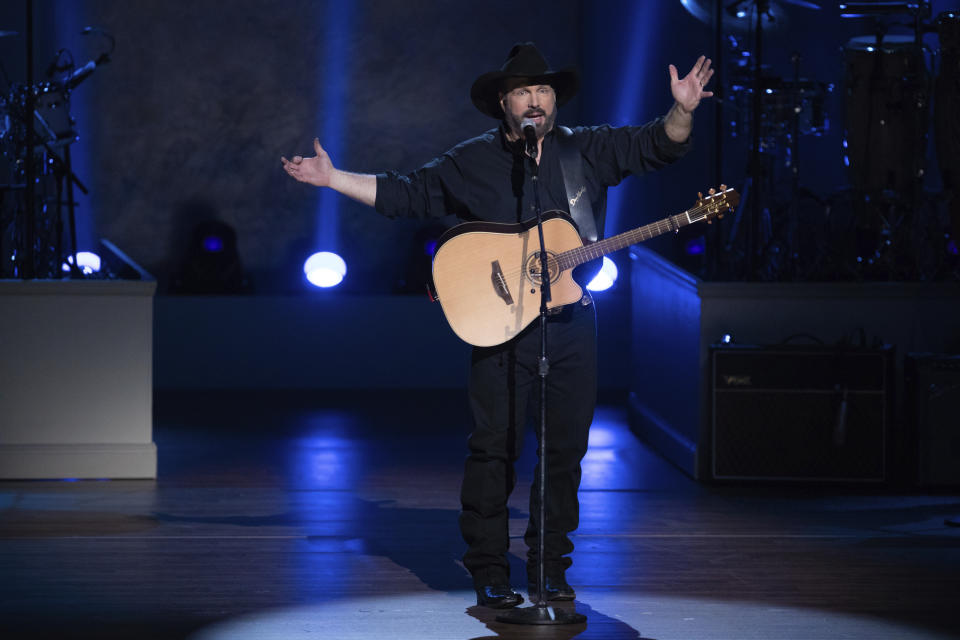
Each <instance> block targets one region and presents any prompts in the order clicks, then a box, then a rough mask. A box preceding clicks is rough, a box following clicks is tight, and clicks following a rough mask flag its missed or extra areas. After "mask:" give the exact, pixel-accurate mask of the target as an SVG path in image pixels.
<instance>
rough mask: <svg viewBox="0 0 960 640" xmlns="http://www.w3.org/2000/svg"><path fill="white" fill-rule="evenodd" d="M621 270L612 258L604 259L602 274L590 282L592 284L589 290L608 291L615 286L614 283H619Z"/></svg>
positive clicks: (589, 285)
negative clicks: (618, 276) (618, 277)
mask: <svg viewBox="0 0 960 640" xmlns="http://www.w3.org/2000/svg"><path fill="white" fill-rule="evenodd" d="M618 274H619V270H618V269H617V265H616V263H615V262H614V261H613V260H611V259H610V258H608V257H606V256H604V257H603V266H602V267H601V268H600V273H598V274H597V275H595V276H594V277H593V280H591V281H590V284H588V285H587V289H589V290H590V291H606V290H607V289H609V288H610V287H612V286H613V283H614V282H616V281H617V275H618Z"/></svg>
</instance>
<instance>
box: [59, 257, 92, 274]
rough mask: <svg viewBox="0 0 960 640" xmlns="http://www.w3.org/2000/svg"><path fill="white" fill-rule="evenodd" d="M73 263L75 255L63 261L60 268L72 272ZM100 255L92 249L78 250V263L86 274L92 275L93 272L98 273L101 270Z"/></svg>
mask: <svg viewBox="0 0 960 640" xmlns="http://www.w3.org/2000/svg"><path fill="white" fill-rule="evenodd" d="M72 264H73V256H67V261H66V262H65V263H63V264H62V265H61V266H60V268H61V269H62V270H63V271H64V272H65V273H70V266H71V265H72ZM100 264H101V261H100V256H98V255H97V254H95V253H93V252H92V251H78V252H77V265H78V266H79V267H80V270H81V271H83V274H84V275H90V274H91V273H97V272H99V271H100Z"/></svg>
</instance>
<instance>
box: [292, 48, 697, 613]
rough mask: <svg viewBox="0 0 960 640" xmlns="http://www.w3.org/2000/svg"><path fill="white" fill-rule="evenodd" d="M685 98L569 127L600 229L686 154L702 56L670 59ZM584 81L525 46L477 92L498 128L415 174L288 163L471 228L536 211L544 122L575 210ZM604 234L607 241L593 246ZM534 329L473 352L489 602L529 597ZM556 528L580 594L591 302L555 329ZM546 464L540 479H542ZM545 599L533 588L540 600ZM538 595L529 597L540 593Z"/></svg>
mask: <svg viewBox="0 0 960 640" xmlns="http://www.w3.org/2000/svg"><path fill="white" fill-rule="evenodd" d="M669 74H670V89H671V93H672V94H673V98H674V100H675V102H674V105H673V106H672V107H671V108H670V110H669V112H668V113H667V114H666V116H664V117H661V118H657V119H656V120H653V121H652V122H649V123H647V124H645V125H643V126H638V127H610V126H598V127H577V128H574V129H573V130H572V132H571V131H570V130H567V132H566V135H568V136H569V137H570V138H571V139H572V140H573V141H574V143H575V144H576V147H577V149H578V150H579V152H580V153H579V160H580V162H581V163H582V165H581V166H582V173H583V179H584V181H585V183H586V184H584V185H580V187H581V188H580V189H579V190H578V191H577V193H578V195H577V196H576V197H575V198H572V199H576V198H577V197H581V196H582V197H587V198H589V202H590V204H591V209H592V211H593V216H594V223H595V228H596V230H598V232H599V234H600V235H602V233H603V220H604V213H605V204H606V190H607V187H610V186H613V185H616V184H619V183H620V181H621V180H622V179H623V178H625V177H626V176H627V175H631V174H640V173H645V172H646V171H651V170H654V169H658V168H660V167H662V166H664V165H666V164H668V163H671V162H673V161H674V160H677V159H678V158H680V157H681V156H682V155H683V154H684V153H686V151H687V149H688V147H689V137H690V133H691V131H692V128H693V111H694V109H696V108H697V106H698V105H699V103H700V100H701V99H702V98H708V97H710V96H712V95H713V94H712V93H711V92H709V91H704V89H703V87H704V85H705V84H706V83H707V82H708V81H709V80H710V77H711V76H712V75H713V70H712V69H711V68H710V60H708V59H705V58H704V57H703V56H701V57H700V58H699V59H698V60H697V62H696V63H695V64H694V66H693V68H692V69H691V71H690V73H689V74H688V75H687V76H685V77H684V78H682V79H681V78H679V76H678V73H677V69H676V68H675V67H674V66H673V65H670V67H669ZM578 86H579V78H578V76H577V73H576V72H575V71H574V70H573V69H564V70H561V71H552V70H551V69H550V67H549V65H548V64H547V61H546V60H545V59H544V58H543V56H542V55H541V53H540V52H539V51H538V50H537V48H536V47H535V46H534V45H533V44H532V43H523V44H518V45H515V46H514V47H513V49H512V50H511V51H510V53H509V55H508V57H507V60H506V62H505V63H504V64H503V66H502V67H501V68H500V69H499V70H495V71H491V72H489V73H486V74H483V75H481V76H480V77H479V78H478V79H477V80H476V82H474V85H473V87H472V89H471V92H470V96H471V99H472V100H473V103H474V105H475V106H476V107H477V108H478V109H479V110H480V111H481V112H482V113H484V114H486V115H489V116H491V117H493V118H496V119H498V120H500V124H499V126H498V127H496V128H494V129H491V130H489V131H487V132H486V133H483V134H481V135H480V136H478V137H476V138H472V139H470V140H467V141H465V142H463V143H461V144H459V145H457V146H456V147H454V148H453V149H451V150H449V151H447V152H446V153H444V154H442V155H441V156H439V157H438V158H436V159H434V160H432V161H430V162H429V163H427V164H426V165H424V166H423V167H421V168H420V169H417V170H416V171H414V172H412V173H409V174H406V175H401V174H399V173H397V172H388V173H385V174H378V175H370V174H355V173H349V172H345V171H342V170H339V169H336V168H335V167H334V166H333V164H332V162H331V161H330V158H329V156H328V155H327V153H326V152H325V151H324V150H323V148H322V147H321V146H320V143H319V141H318V140H316V139H314V150H315V152H316V156H314V157H312V158H303V157H301V156H295V157H294V158H293V159H292V160H287V159H286V158H283V159H282V163H283V167H284V169H285V170H286V171H287V173H288V174H290V175H291V176H292V177H293V178H295V179H296V180H299V181H300V182H306V183H308V184H312V185H315V186H319V187H329V188H331V189H334V190H336V191H338V192H340V193H342V194H344V195H346V196H349V197H351V198H353V199H355V200H358V201H360V202H362V203H364V204H367V205H370V206H373V207H375V208H376V210H377V211H379V212H380V213H382V214H383V215H386V216H390V217H399V216H411V217H413V216H415V217H441V216H445V215H448V214H454V215H456V216H458V217H459V218H460V219H462V220H465V221H472V220H483V221H489V222H510V223H516V222H522V221H526V220H528V219H530V218H532V217H534V215H535V209H534V195H533V186H532V183H531V175H530V174H531V172H530V171H528V170H525V166H526V165H525V164H524V163H527V162H530V159H529V157H528V156H527V155H526V154H525V146H524V140H523V132H522V129H521V123H523V122H527V123H532V124H533V125H534V129H535V132H536V140H537V146H538V152H537V154H536V156H535V160H536V162H537V165H538V175H539V188H540V199H541V206H542V209H543V210H544V211H549V210H561V211H565V212H569V211H570V209H571V207H572V203H571V202H570V201H569V200H572V199H568V197H567V190H566V185H565V182H564V175H563V171H562V169H561V160H560V151H559V145H560V141H559V140H558V136H559V135H560V133H559V132H558V129H557V127H556V126H555V123H556V117H557V107H559V106H561V105H563V104H564V103H565V102H566V101H568V100H569V99H570V98H572V97H573V96H574V95H575V94H576V92H577V89H578ZM590 239H596V238H590ZM535 325H536V323H534V325H531V326H529V327H527V328H526V329H525V330H523V331H522V332H521V333H520V334H519V335H517V336H516V337H514V338H512V339H511V340H508V341H507V342H505V343H503V344H500V345H496V346H493V347H475V348H474V350H473V354H472V358H471V368H470V385H469V386H470V389H469V391H470V404H471V409H472V414H473V420H474V425H473V426H474V428H473V432H472V433H471V435H470V440H469V456H468V458H467V461H466V465H465V469H464V479H463V485H462V488H461V505H462V511H461V515H460V530H461V532H462V534H463V537H464V540H465V541H466V543H467V546H468V549H467V552H466V554H465V555H464V557H463V561H464V565H465V566H466V568H467V569H468V570H469V571H470V573H471V575H472V577H473V581H474V587H475V589H476V592H477V603H478V604H480V605H485V606H488V607H495V608H506V607H513V606H516V605H518V604H520V603H521V602H522V601H523V598H522V597H521V596H520V594H518V593H516V592H514V591H513V590H512V588H511V587H510V578H509V565H508V563H507V551H508V548H509V529H508V524H509V521H508V509H507V499H508V498H509V496H510V492H511V491H512V489H513V487H514V484H515V473H514V464H513V463H514V461H515V460H516V458H517V456H518V455H519V450H520V443H521V441H522V437H523V426H524V422H525V418H526V415H527V407H528V404H529V403H530V400H531V398H532V397H533V396H536V395H537V394H536V393H534V390H535V389H536V388H538V385H537V384H536V383H537V381H538V380H539V378H538V375H537V362H538V359H539V355H540V337H539V332H538V331H537V330H536V328H535ZM547 331H548V344H549V348H550V351H549V354H548V356H549V360H550V372H549V375H548V377H547V382H548V405H547V406H548V415H547V429H548V448H547V452H546V455H547V472H548V477H547V487H548V491H547V504H546V515H547V531H546V533H545V535H544V546H545V557H544V565H545V568H546V578H547V580H546V584H545V585H544V586H545V589H544V594H543V598H544V599H545V600H572V599H573V598H574V597H575V593H574V590H573V589H572V588H571V587H570V585H569V584H568V583H567V581H566V578H565V571H566V569H567V568H568V567H569V566H570V564H571V560H570V558H569V557H568V556H569V554H570V552H571V551H573V543H572V542H571V541H570V538H569V534H570V533H571V532H572V531H574V530H575V529H576V528H577V525H578V522H579V503H578V501H577V490H578V488H579V486H580V473H581V472H580V462H581V460H582V458H583V456H584V455H585V454H586V451H587V436H588V432H589V427H590V423H591V421H592V419H593V410H594V405H595V401H596V318H595V315H594V310H593V305H592V301H591V299H590V298H589V296H584V298H583V299H582V300H581V301H580V302H577V303H574V304H571V305H567V306H566V307H563V308H561V309H560V310H559V312H557V313H553V314H552V315H550V317H549V321H548V327H547ZM538 477H539V473H538V470H535V474H534V478H535V479H536V478H538ZM538 511H539V501H538V484H537V480H535V481H534V486H533V489H532V491H531V495H530V514H531V517H530V520H529V522H528V525H527V530H526V533H525V535H524V539H525V541H526V542H527V545H528V549H529V550H528V553H527V573H528V576H527V577H528V581H529V591H530V592H531V593H532V592H533V591H534V589H535V586H536V582H537V581H536V573H535V572H536V566H537V560H538V558H537V553H538V549H537V547H538V545H537V540H538V537H539V531H538V523H537V518H536V517H535V514H537V513H538ZM533 595H535V594H533ZM533 595H531V597H533Z"/></svg>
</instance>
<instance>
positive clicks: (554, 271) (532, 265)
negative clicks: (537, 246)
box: [523, 251, 560, 286]
mask: <svg viewBox="0 0 960 640" xmlns="http://www.w3.org/2000/svg"><path fill="white" fill-rule="evenodd" d="M523 272H524V274H526V276H527V280H529V281H530V282H531V283H533V284H535V285H537V286H540V273H541V266H540V252H539V251H537V252H535V253H531V254H530V255H528V256H527V259H526V262H525V264H524V271H523ZM547 274H548V275H549V276H550V282H551V283H553V282H556V281H557V279H558V278H559V277H560V265H559V264H558V263H557V258H556V255H555V254H553V253H551V252H550V251H547Z"/></svg>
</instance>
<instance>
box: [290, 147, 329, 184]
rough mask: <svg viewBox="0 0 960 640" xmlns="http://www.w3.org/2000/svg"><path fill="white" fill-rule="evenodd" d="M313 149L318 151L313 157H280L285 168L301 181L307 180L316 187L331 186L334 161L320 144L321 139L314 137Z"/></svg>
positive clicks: (295, 178)
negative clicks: (288, 158)
mask: <svg viewBox="0 0 960 640" xmlns="http://www.w3.org/2000/svg"><path fill="white" fill-rule="evenodd" d="M313 150H314V151H315V152H316V153H317V155H316V156H314V157H312V158H304V157H303V156H293V160H287V159H286V158H280V162H282V163H283V169H284V170H285V171H286V172H287V173H288V174H290V176H292V177H293V179H294V180H297V181H299V182H306V183H307V184H312V185H314V186H316V187H329V186H330V176H331V175H332V174H333V163H332V162H331V161H330V156H328V155H327V152H326V151H324V150H323V147H321V146H320V140H319V139H317V138H314V139H313Z"/></svg>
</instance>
